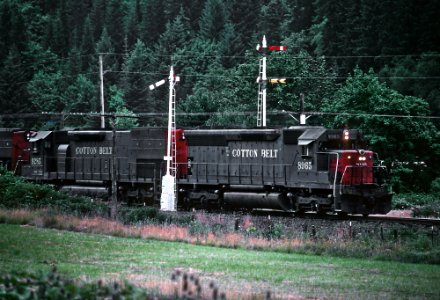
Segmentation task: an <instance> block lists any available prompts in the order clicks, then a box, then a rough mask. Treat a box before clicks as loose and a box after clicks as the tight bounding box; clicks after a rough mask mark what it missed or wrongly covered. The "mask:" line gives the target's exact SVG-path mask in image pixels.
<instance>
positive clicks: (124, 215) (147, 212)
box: [118, 206, 159, 224]
mask: <svg viewBox="0 0 440 300" xmlns="http://www.w3.org/2000/svg"><path fill="white" fill-rule="evenodd" d="M158 213H159V210H158V209H157V208H155V207H148V206H145V207H122V208H120V209H119V211H118V217H119V219H120V221H121V222H123V223H124V224H133V223H145V222H147V221H153V222H154V221H155V220H157V217H158Z"/></svg>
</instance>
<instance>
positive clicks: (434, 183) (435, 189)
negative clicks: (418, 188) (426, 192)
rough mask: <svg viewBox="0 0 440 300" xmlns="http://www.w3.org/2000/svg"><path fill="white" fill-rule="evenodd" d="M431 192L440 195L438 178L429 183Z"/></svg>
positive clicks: (439, 178) (439, 179)
mask: <svg viewBox="0 0 440 300" xmlns="http://www.w3.org/2000/svg"><path fill="white" fill-rule="evenodd" d="M431 192H432V193H434V194H437V195H440V177H437V178H436V179H434V180H433V181H432V183H431Z"/></svg>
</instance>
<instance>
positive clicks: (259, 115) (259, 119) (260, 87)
mask: <svg viewBox="0 0 440 300" xmlns="http://www.w3.org/2000/svg"><path fill="white" fill-rule="evenodd" d="M262 78H263V59H260V64H259V67H258V112H257V127H261V122H262V119H263V88H264V86H263V85H264V84H265V83H264V82H261V81H262Z"/></svg>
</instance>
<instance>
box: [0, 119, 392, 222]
mask: <svg viewBox="0 0 440 300" xmlns="http://www.w3.org/2000/svg"><path fill="white" fill-rule="evenodd" d="M4 133H5V134H6V136H5V137H3V136H2V139H4V140H7V139H8V138H11V139H12V137H9V135H11V136H12V135H14V136H15V139H16V140H17V142H16V143H15V145H16V148H17V147H18V148H19V149H15V150H14V151H15V152H14V153H16V154H15V156H16V157H15V160H14V163H13V164H11V163H10V165H11V168H12V169H13V170H15V172H16V173H17V174H19V175H21V176H23V177H25V178H27V179H28V180H32V181H37V182H47V183H52V184H55V185H56V186H58V187H59V188H60V189H61V190H65V191H71V192H76V193H86V194H90V195H101V196H105V195H108V193H109V190H110V188H111V168H112V166H113V161H114V165H115V167H116V171H117V172H116V174H117V178H116V180H117V186H118V198H119V199H121V200H122V201H124V202H128V203H132V202H139V203H145V204H147V205H157V204H158V203H159V200H160V189H161V182H160V181H161V178H162V175H163V171H164V164H163V157H164V155H165V149H166V135H167V133H166V130H165V129H162V128H135V129H132V130H118V131H116V139H115V141H116V142H115V144H113V140H112V131H109V130H72V131H39V132H28V133H27V135H25V134H24V133H23V131H20V133H18V132H17V133H14V132H11V133H10V134H9V133H7V132H4ZM5 134H4V135H5ZM23 136H25V137H26V138H25V139H23ZM19 137H21V139H20V138H19ZM176 137H177V140H176V150H177V152H176V162H177V165H178V168H177V191H178V206H179V207H180V208H191V207H200V208H211V207H217V208H218V207H222V208H232V209H242V208H247V209H252V208H272V209H282V210H287V211H317V212H338V213H353V214H364V215H368V214H372V213H379V214H384V213H387V212H388V211H389V210H390V208H391V197H392V193H391V191H390V187H389V186H388V185H387V184H386V183H385V177H386V173H387V170H386V168H385V167H384V166H381V165H380V164H379V163H378V157H377V154H376V153H374V152H373V151H370V150H363V149H364V148H365V143H364V141H363V139H362V136H361V134H360V132H359V131H357V130H336V129H326V128H324V127H319V126H296V127H290V128H282V129H215V130H214V129H212V130H182V129H178V130H176ZM18 140H20V142H18ZM11 151H12V150H11ZM17 153H19V154H17ZM17 155H19V156H20V157H18V156H17ZM1 159H2V160H3V161H6V159H7V158H1ZM113 159H114V160H113Z"/></svg>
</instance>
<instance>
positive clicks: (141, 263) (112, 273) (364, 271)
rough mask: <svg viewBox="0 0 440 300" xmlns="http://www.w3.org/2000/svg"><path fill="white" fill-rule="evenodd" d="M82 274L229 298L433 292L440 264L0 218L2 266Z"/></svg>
mask: <svg viewBox="0 0 440 300" xmlns="http://www.w3.org/2000/svg"><path fill="white" fill-rule="evenodd" d="M52 265H57V267H58V269H59V271H60V272H61V273H64V274H67V275H68V276H70V277H73V278H78V279H82V280H95V279H98V278H103V279H104V280H107V281H112V280H121V281H123V280H128V281H130V282H132V283H134V284H136V285H139V286H142V287H148V288H151V287H157V288H158V289H160V290H162V291H163V292H165V293H172V290H173V288H174V286H173V283H172V281H171V279H170V278H171V274H172V273H173V272H174V271H175V270H176V269H178V270H181V271H183V272H187V273H190V274H194V275H197V276H198V277H199V278H200V280H201V281H202V284H203V285H204V286H206V289H208V287H207V286H208V285H209V283H210V282H211V281H215V282H216V284H217V285H218V286H219V289H220V291H224V292H226V294H227V296H228V298H238V297H240V298H243V297H245V298H246V297H251V296H252V295H264V294H265V292H266V291H267V290H270V291H271V292H272V295H273V297H278V298H302V297H330V298H335V297H338V298H339V297H341V298H367V299H368V298H393V299H414V298H418V299H438V298H439V297H440V285H439V284H438V282H440V266H438V265H424V264H405V263H394V262H379V261H371V260H359V259H347V258H333V257H321V256H307V255H298V254H286V253H275V252H259V251H246V250H242V249H225V248H216V247H208V246H195V245H189V244H185V243H178V242H162V241H155V240H141V239H130V238H117V237H109V236H105V235H94V234H84V233H73V232H66V231H57V230H50V229H41V228H35V227H30V226H17V225H0V270H2V271H3V272H12V271H31V272H35V271H39V270H42V271H48V270H49V269H51V266H52Z"/></svg>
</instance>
